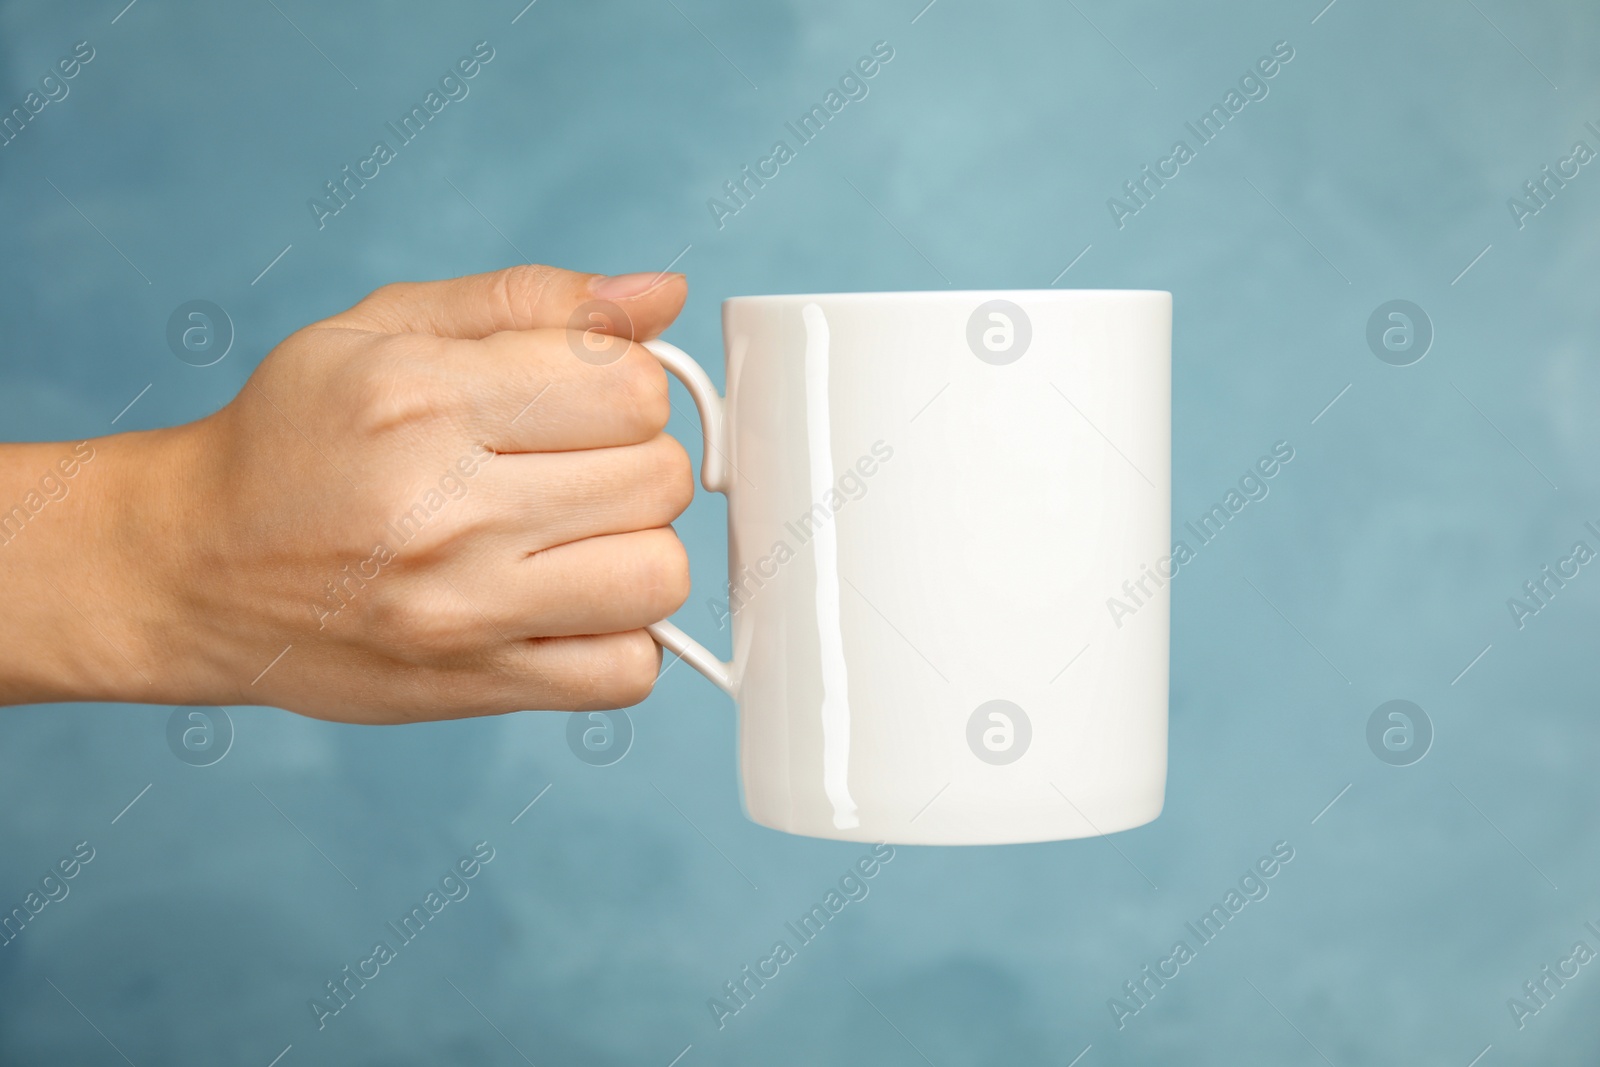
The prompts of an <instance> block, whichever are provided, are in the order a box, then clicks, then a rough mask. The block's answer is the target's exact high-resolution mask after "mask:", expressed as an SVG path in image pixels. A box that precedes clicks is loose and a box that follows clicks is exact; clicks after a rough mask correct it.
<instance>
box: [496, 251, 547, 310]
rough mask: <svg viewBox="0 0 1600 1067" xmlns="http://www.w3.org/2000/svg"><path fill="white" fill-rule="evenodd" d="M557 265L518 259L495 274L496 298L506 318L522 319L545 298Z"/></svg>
mask: <svg viewBox="0 0 1600 1067" xmlns="http://www.w3.org/2000/svg"><path fill="white" fill-rule="evenodd" d="M554 274H555V269H554V268H552V267H544V266H540V265H539V264H536V263H519V264H517V265H516V266H514V267H507V268H506V269H505V270H503V271H500V272H499V274H497V275H496V276H495V281H494V286H493V292H494V299H495V301H496V303H497V304H498V305H499V308H500V310H501V311H503V312H504V313H505V317H504V321H506V322H521V321H523V320H525V319H526V318H527V317H528V313H529V311H530V310H531V309H532V308H534V307H537V306H538V304H539V303H540V301H541V300H542V299H543V298H544V292H545V289H547V288H548V287H549V285H550V279H551V278H552V277H553V276H554Z"/></svg>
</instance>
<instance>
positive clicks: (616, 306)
mask: <svg viewBox="0 0 1600 1067" xmlns="http://www.w3.org/2000/svg"><path fill="white" fill-rule="evenodd" d="M688 293H689V284H688V280H687V279H686V278H684V276H683V275H681V274H668V273H666V272H656V271H644V272H640V273H637V274H618V275H611V276H607V275H604V274H581V273H577V272H575V271H569V270H561V269H560V268H558V267H543V266H538V265H534V264H528V265H520V266H515V267H507V268H506V269H505V270H497V271H492V272H490V273H488V274H469V275H466V276H465V277H461V278H449V279H446V280H444V281H438V282H397V283H395V284H393V285H386V286H384V287H383V288H381V289H378V290H377V291H375V292H374V293H372V294H371V295H370V296H368V297H367V298H366V299H365V300H362V301H361V302H360V303H359V304H357V305H356V306H355V307H353V308H351V309H350V310H349V311H346V312H344V313H342V314H340V315H335V316H334V317H333V318H332V319H329V320H327V323H326V325H329V326H348V327H354V328H357V329H369V330H379V331H382V332H386V333H429V334H433V335H435V336H437V337H457V338H468V339H473V340H476V339H480V338H483V337H487V336H489V335H490V334H494V333H502V332H504V331H507V330H538V329H573V330H598V331H600V332H602V333H607V334H611V335H614V336H617V337H626V338H628V339H629V340H632V341H645V340H649V339H650V338H652V337H655V336H656V335H657V334H659V333H661V331H663V330H665V329H666V328H667V327H668V326H670V325H671V324H672V320H673V319H676V318H677V317H678V312H679V311H681V310H683V302H684V299H685V298H686V297H687V296H688Z"/></svg>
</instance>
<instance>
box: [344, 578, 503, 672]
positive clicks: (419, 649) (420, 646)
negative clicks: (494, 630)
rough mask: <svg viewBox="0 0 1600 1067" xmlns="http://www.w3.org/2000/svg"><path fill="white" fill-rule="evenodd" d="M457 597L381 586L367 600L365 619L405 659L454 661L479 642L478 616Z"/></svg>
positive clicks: (427, 662)
mask: <svg viewBox="0 0 1600 1067" xmlns="http://www.w3.org/2000/svg"><path fill="white" fill-rule="evenodd" d="M458 599H459V598H454V597H446V596H443V595H440V594H438V593H431V592H427V591H423V590H418V589H415V588H406V589H403V590H394V589H384V590H380V591H377V592H375V594H374V595H373V597H372V598H371V600H369V601H368V607H367V611H366V620H365V621H366V623H367V625H368V626H369V627H370V628H371V630H372V632H374V633H376V634H378V635H379V636H380V638H381V640H382V642H383V644H384V646H385V647H386V649H387V651H388V652H389V653H390V654H391V655H393V656H395V657H396V658H398V659H400V660H402V661H404V662H408V663H417V664H437V663H443V662H449V661H454V660H458V659H460V658H461V657H462V656H463V655H464V654H465V653H467V652H468V651H469V650H471V649H472V648H473V647H475V645H476V644H477V643H478V642H477V641H476V630H477V622H478V620H477V616H476V614H474V613H473V612H472V611H471V610H470V609H469V608H467V607H466V606H465V605H462V604H459V603H458V602H457V601H458Z"/></svg>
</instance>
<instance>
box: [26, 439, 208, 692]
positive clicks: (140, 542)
mask: <svg viewBox="0 0 1600 1067" xmlns="http://www.w3.org/2000/svg"><path fill="white" fill-rule="evenodd" d="M188 429H189V428H188V427H180V428H178V429H177V430H172V431H169V430H161V431H153V432H148V433H130V434H118V435H116V436H113V437H102V438H92V439H87V440H82V441H78V442H62V443H46V444H25V445H12V446H8V447H6V448H5V450H4V452H3V454H0V574H3V575H4V577H5V582H6V585H7V587H8V588H7V594H8V596H9V598H10V600H11V605H10V610H9V611H8V612H7V613H6V617H5V618H4V620H3V621H0V635H3V638H4V640H3V641H0V644H3V645H4V649H3V650H0V698H3V699H4V701H5V702H6V703H43V702H52V701H77V700H81V701H130V702H140V703H158V702H169V701H170V702H173V703H181V702H187V701H188V700H189V699H190V698H191V694H190V691H189V688H188V687H187V685H186V684H185V679H184V677H183V675H184V672H183V671H182V670H181V669H180V670H178V671H174V669H173V666H174V661H173V660H172V659H171V658H170V657H169V656H168V655H167V654H166V653H167V651H168V650H167V649H166V648H165V647H164V645H165V644H166V642H165V641H164V640H163V638H162V632H163V620H165V621H166V623H167V624H168V625H170V621H171V616H172V613H173V608H174V606H175V604H176V603H177V601H176V600H175V599H174V597H173V595H172V594H173V592H174V587H173V577H172V575H171V573H170V570H171V568H172V566H173V563H174V560H173V556H172V549H171V547H170V546H165V545H163V544H162V543H161V541H162V540H163V538H162V537H161V531H162V530H163V529H165V530H167V531H168V532H169V533H170V532H171V531H172V530H173V526H172V523H173V521H174V519H175V518H176V516H175V514H174V509H175V505H176V502H177V500H178V497H177V496H176V495H175V494H174V493H173V492H172V491H171V489H172V487H173V486H174V485H175V484H178V483H180V482H181V481H182V480H183V476H182V474H181V472H180V471H179V470H178V469H176V468H177V467H178V466H179V465H180V464H179V460H180V458H181V455H182V448H181V447H180V445H181V443H182V438H183V437H184V432H185V431H186V430H188ZM171 540H173V541H174V542H176V538H172V539H171Z"/></svg>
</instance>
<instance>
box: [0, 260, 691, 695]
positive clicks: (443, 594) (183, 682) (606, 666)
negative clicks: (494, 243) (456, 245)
mask: <svg viewBox="0 0 1600 1067" xmlns="http://www.w3.org/2000/svg"><path fill="white" fill-rule="evenodd" d="M686 292H687V289H686V284H685V281H684V279H683V277H682V276H681V275H676V274H669V275H655V276H652V275H625V276H620V277H616V278H609V279H607V278H602V277H598V276H591V275H584V274H574V273H570V272H567V271H562V270H556V269H553V268H548V267H536V266H527V267H513V268H511V269H510V270H506V271H501V272H498V273H494V274H484V275H476V276H472V277H467V278H459V279H454V280H451V281H443V282H430V283H420V284H400V285H391V286H385V287H384V288H382V289H379V290H378V291H377V292H375V293H373V294H372V295H371V296H369V297H367V298H366V299H365V300H363V301H361V302H360V303H359V304H357V305H356V306H355V307H353V308H351V309H350V310H348V311H346V312H343V313H341V314H338V315H335V316H333V317H332V318H330V319H327V320H325V321H323V322H319V323H316V324H314V325H312V326H308V327H306V328H305V329H303V330H300V331H298V332H297V333H295V334H293V335H291V336H290V337H289V338H287V339H286V340H284V341H283V343H282V344H280V345H279V346H278V347H277V348H276V349H274V350H273V351H272V353H271V354H270V355H268V356H267V358H266V359H265V360H263V361H262V363H261V365H260V366H259V367H258V368H257V369H256V371H255V373H254V374H253V375H252V376H251V378H250V380H249V382H248V383H247V384H246V386H245V388H244V389H243V390H242V391H241V392H240V394H239V395H238V397H236V398H235V399H234V400H233V401H232V402H231V403H229V404H228V405H227V406H226V407H224V408H223V409H222V410H221V411H219V412H217V413H216V414H214V415H212V416H210V417H208V418H205V419H202V420H200V421H199V422H196V423H192V424H189V425H187V426H181V427H176V428H173V429H170V430H161V431H154V432H153V433H148V434H125V435H119V436H117V437H111V438H105V439H101V440H97V441H95V442H94V446H95V448H96V450H97V455H99V456H100V457H102V458H101V460H100V462H99V463H98V464H97V465H94V469H95V474H96V475H97V476H98V477H99V478H100V479H101V485H102V486H106V487H107V488H108V489H110V490H112V492H110V493H109V494H108V496H109V498H111V499H114V501H115V504H114V506H111V507H109V508H108V509H106V511H107V515H105V516H103V517H102V518H100V519H97V520H91V521H89V522H88V523H87V526H88V527H89V528H91V529H94V530H99V531H101V532H103V533H105V534H106V535H107V536H109V538H110V540H111V541H112V542H113V546H112V548H111V550H110V558H108V559H107V560H106V565H104V566H100V567H97V568H95V571H96V574H97V577H96V578H95V579H94V580H93V582H92V583H91V586H92V587H90V586H84V587H75V588H73V589H71V590H70V592H72V593H76V594H77V597H78V598H79V599H82V600H85V601H88V603H87V604H85V605H83V609H82V612H81V614H85V615H86V616H88V615H92V616H93V617H95V618H96V619H97V620H98V621H100V622H101V623H102V626H101V629H102V633H101V634H100V635H99V636H100V637H101V638H103V639H104V640H103V641H101V640H96V639H95V638H94V637H92V636H89V635H85V636H84V642H83V644H84V648H83V649H80V650H79V651H78V654H77V657H78V659H79V660H80V661H85V662H78V663H76V664H74V665H71V666H72V668H73V669H67V666H68V665H62V669H61V670H59V671H57V672H56V676H57V677H60V678H69V679H70V678H77V679H79V681H78V682H77V683H76V684H75V685H74V684H73V683H71V682H63V683H62V689H63V691H59V692H58V691H50V690H47V691H45V692H40V691H38V685H39V683H38V681H37V680H34V684H33V689H32V690H29V688H28V686H27V685H22V686H21V687H20V691H21V695H22V699H29V700H34V699H41V698H43V699H83V698H88V699H113V700H138V701H144V702H156V701H160V702H166V703H180V704H237V703H251V704H272V705H277V706H279V707H284V708H288V709H290V710H293V711H298V712H301V713H304V714H307V715H311V716H315V717H318V718H326V719H337V720H343V721H350V722H365V723H378V722H403V721H411V720H418V719H439V718H452V717H457V716H465V715H477V714H492V713H498V712H506V711H514V710H518V709H523V708H552V709H570V708H576V707H580V706H581V707H585V708H598V707H617V706H621V705H626V704H632V703H636V702H637V701H639V700H642V699H643V698H644V697H645V696H646V695H647V694H648V693H649V692H650V689H651V686H652V684H653V683H654V680H655V675H656V672H657V670H658V669H659V662H660V661H659V653H658V651H657V648H656V646H655V644H654V642H653V641H652V640H651V639H650V637H649V635H648V634H646V633H645V632H644V630H643V629H642V627H644V626H646V625H647V624H649V623H652V622H655V621H657V620H659V619H663V618H665V617H667V616H668V615H670V614H671V613H672V612H673V611H675V610H676V609H677V608H678V607H679V606H680V605H682V603H683V601H684V600H685V598H686V597H687V595H688V590H689V571H688V561H687V557H686V555H685V553H684V550H683V546H682V545H681V544H680V543H679V541H678V539H677V537H676V536H675V535H674V533H673V531H672V530H671V528H670V527H669V524H670V523H671V522H672V521H673V520H674V519H675V518H676V517H677V516H678V515H679V514H680V513H682V511H683V510H684V508H685V507H687V506H688V504H689V502H690V500H691V499H692V497H693V494H694V485H693V480H692V476H691V472H690V464H689V459H688V456H687V455H686V454H685V452H684V450H683V448H682V447H681V446H680V445H679V444H678V443H677V442H676V441H674V440H673V439H672V438H671V437H668V436H666V435H665V434H664V433H663V432H662V430H663V428H664V427H665V425H666V422H667V416H668V414H669V411H670V406H669V403H668V396H667V383H666V375H665V374H664V372H663V371H662V369H661V367H660V365H659V364H658V363H657V362H656V360H655V358H654V357H652V356H651V355H650V353H649V352H647V351H646V350H645V349H644V348H643V347H642V346H640V345H639V344H637V343H634V342H637V341H639V340H645V339H648V338H651V337H654V336H655V335H657V334H659V333H660V332H661V331H662V330H663V329H665V328H666V326H667V325H668V324H670V323H671V322H672V320H673V319H674V318H675V317H676V316H677V314H678V312H679V310H680V309H681V308H682V305H683V301H684V298H685V295H686ZM602 302H603V303H602ZM594 311H599V312H600V314H599V315H598V316H597V317H594V318H591V317H590V316H591V312H594ZM575 316H576V319H575ZM585 329H595V330H600V331H605V332H606V333H615V334H618V335H620V339H614V338H609V337H601V336H599V335H597V334H593V333H585V332H584V330H585ZM602 346H608V347H605V348H604V349H603V350H601V349H602ZM27 447H30V448H33V447H41V446H27ZM85 469H86V470H87V469H89V468H88V467H86V468H85ZM82 495H84V494H80V498H81V496H82ZM28 532H29V533H32V532H33V531H31V530H30V531H28ZM89 532H90V531H89V530H88V529H86V530H85V531H84V533H85V534H88V533H89ZM9 548H10V546H8V551H9ZM12 558H13V559H15V558H16V557H12ZM37 563H38V565H40V566H44V567H47V568H48V566H49V562H48V561H45V560H39V561H37ZM57 577H58V579H59V580H60V581H62V582H66V581H67V579H66V578H65V577H63V576H61V575H59V574H58V575H57ZM62 591H63V592H68V591H69V590H67V589H65V588H63V590H62ZM23 621H24V622H26V620H23ZM52 625H53V624H52ZM105 645H111V646H114V649H115V653H116V654H115V655H113V654H112V653H111V651H108V650H107V649H106V648H105V647H104V646H105ZM86 649H89V650H92V649H98V650H99V651H98V654H96V653H95V652H93V651H86ZM86 673H88V674H93V673H98V675H99V680H98V681H91V680H85V679H84V676H85V674H86ZM16 692H18V687H17V686H15V685H14V686H13V687H12V693H13V694H15V693H16ZM3 693H4V690H3V688H0V694H3Z"/></svg>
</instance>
